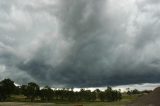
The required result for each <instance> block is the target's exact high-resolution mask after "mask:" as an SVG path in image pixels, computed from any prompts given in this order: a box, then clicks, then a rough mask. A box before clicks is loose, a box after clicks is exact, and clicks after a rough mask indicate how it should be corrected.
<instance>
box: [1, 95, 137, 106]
mask: <svg viewBox="0 0 160 106" xmlns="http://www.w3.org/2000/svg"><path fill="white" fill-rule="evenodd" d="M138 97H139V95H133V96H128V95H123V99H122V100H121V101H117V102H79V103H78V102H77V103H69V102H68V103H67V102H63V103H62V102H56V103H29V102H25V99H24V98H25V97H24V96H16V95H13V96H11V98H10V99H9V101H10V102H2V103H0V106H74V105H75V104H83V106H125V105H126V104H128V103H130V102H132V101H134V100H135V99H137V98H138ZM14 101H16V102H14ZM53 102H54V101H53Z"/></svg>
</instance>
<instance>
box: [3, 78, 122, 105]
mask: <svg viewBox="0 0 160 106" xmlns="http://www.w3.org/2000/svg"><path fill="white" fill-rule="evenodd" d="M11 95H24V96H25V97H26V100H29V101H31V102H33V101H41V102H52V101H70V102H79V101H103V102H105V101H106V102H113V101H119V100H121V99H122V94H121V92H120V91H117V90H113V89H112V88H111V87H108V88H107V89H106V90H105V91H101V90H99V89H96V90H94V91H90V90H85V89H81V90H80V91H74V90H73V88H70V89H69V88H62V89H52V88H50V87H49V86H45V87H43V88H40V86H39V85H38V84H36V83H34V82H29V83H28V84H26V85H21V86H15V84H14V81H12V80H10V79H4V80H2V81H0V101H7V99H8V98H10V96H11Z"/></svg>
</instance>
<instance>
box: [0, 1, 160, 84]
mask: <svg viewBox="0 0 160 106" xmlns="http://www.w3.org/2000/svg"><path fill="white" fill-rule="evenodd" d="M2 1H3V0H2ZM0 5H1V6H2V7H1V11H3V12H2V13H0V23H3V25H2V24H1V25H0V42H2V43H1V44H3V45H0V64H1V65H3V66H5V67H7V68H6V69H5V71H4V70H3V71H2V72H1V71H0V72H1V73H2V74H3V75H4V76H3V77H11V78H13V79H15V80H16V81H17V83H25V82H27V81H35V82H38V83H39V84H41V85H47V84H49V85H51V86H56V87H59V86H61V87H96V86H106V85H122V84H133V83H145V82H150V83H155V82H159V80H160V78H159V77H158V76H159V75H160V67H159V60H160V56H159V52H160V51H159V50H160V49H159V45H160V44H159V40H160V38H159V33H160V32H159V30H158V28H159V25H160V24H159V15H157V14H158V12H157V11H156V10H155V9H153V8H146V7H147V6H148V5H152V6H153V5H156V8H158V7H157V5H159V3H156V4H155V0H153V2H152V4H151V3H150V2H149V1H146V2H145V1H136V0H133V1H124V0H120V1H117V0H112V1H108V0H67V1H66V0H58V1H57V0H55V2H53V1H52V0H47V1H44V0H40V1H38V2H37V3H35V0H31V1H27V0H24V1H23V2H22V1H21V0H14V1H11V0H5V1H3V2H1V3H0ZM6 7H10V8H6ZM144 9H145V11H144ZM151 11H152V12H151ZM153 14H154V15H153ZM16 16H17V17H16ZM5 26H7V27H5ZM2 46H3V47H2ZM11 70H12V71H11ZM12 73H19V74H12ZM0 77H1V79H2V76H0ZM20 79H25V81H22V80H20Z"/></svg>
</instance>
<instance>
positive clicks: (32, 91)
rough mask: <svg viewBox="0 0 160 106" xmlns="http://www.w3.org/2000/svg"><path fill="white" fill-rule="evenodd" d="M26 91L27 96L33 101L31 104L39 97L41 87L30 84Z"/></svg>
mask: <svg viewBox="0 0 160 106" xmlns="http://www.w3.org/2000/svg"><path fill="white" fill-rule="evenodd" d="M25 91H26V92H25V95H26V96H27V97H28V98H29V99H30V100H31V102H33V101H34V100H35V98H36V97H38V95H39V85H37V84H36V83H34V82H30V83H28V85H27V87H26V89H25Z"/></svg>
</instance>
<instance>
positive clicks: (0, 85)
mask: <svg viewBox="0 0 160 106" xmlns="http://www.w3.org/2000/svg"><path fill="white" fill-rule="evenodd" d="M14 90H15V85H14V82H13V81H12V80H10V79H4V80H2V81H1V82H0V101H5V100H6V99H7V98H8V97H10V95H11V94H13V93H14Z"/></svg>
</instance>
